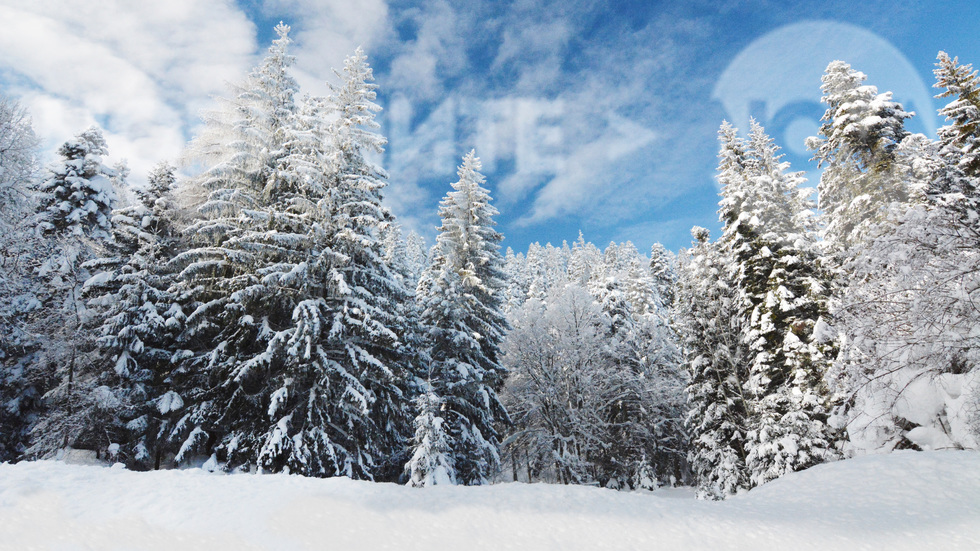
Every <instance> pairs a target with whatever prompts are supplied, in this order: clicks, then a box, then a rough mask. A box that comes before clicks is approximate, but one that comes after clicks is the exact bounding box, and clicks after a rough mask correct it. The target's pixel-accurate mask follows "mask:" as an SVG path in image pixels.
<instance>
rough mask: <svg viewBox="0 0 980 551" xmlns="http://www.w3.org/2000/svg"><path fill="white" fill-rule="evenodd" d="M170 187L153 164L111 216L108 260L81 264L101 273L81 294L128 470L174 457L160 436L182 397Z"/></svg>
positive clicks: (166, 170)
mask: <svg viewBox="0 0 980 551" xmlns="http://www.w3.org/2000/svg"><path fill="white" fill-rule="evenodd" d="M174 183H175V178H174V168H173V167H171V166H170V165H168V164H166V163H164V164H161V165H159V166H158V167H156V168H155V169H154V171H153V172H151V173H150V175H149V179H148V184H147V188H146V189H140V190H137V191H136V196H137V198H138V200H137V202H136V203H134V204H132V205H129V206H126V207H123V208H121V209H117V210H116V211H114V214H113V233H114V235H115V240H114V243H113V246H112V247H111V248H110V249H109V251H108V252H109V256H106V257H103V258H100V259H96V260H93V261H91V262H89V263H88V265H90V266H95V267H98V269H99V270H101V273H100V274H99V275H97V276H96V277H94V278H92V279H90V280H89V281H88V282H86V285H85V295H86V296H87V297H88V298H89V301H88V305H89V307H90V308H91V309H92V310H93V311H94V312H95V315H94V316H93V318H94V320H93V321H96V322H100V326H99V327H98V329H97V334H98V340H97V344H98V347H99V349H100V351H101V353H100V354H98V355H97V358H96V361H98V362H100V363H101V364H102V365H103V366H105V367H103V368H102V375H101V376H100V379H102V381H103V382H104V384H105V386H106V387H107V388H109V390H111V391H112V393H113V395H114V396H115V397H116V399H117V400H118V401H119V415H118V422H119V424H120V426H118V427H115V429H116V430H115V438H116V441H115V442H114V443H117V444H123V446H122V448H121V449H120V451H119V457H117V460H121V461H125V462H127V463H128V464H129V465H130V466H131V467H134V468H144V469H145V468H151V467H155V468H160V466H161V460H162V456H163V454H164V453H168V454H169V455H171V456H172V455H173V454H174V453H176V450H174V449H172V444H171V443H170V442H169V441H168V439H167V438H166V435H167V434H168V432H169V429H170V425H171V424H172V422H173V420H174V419H172V417H174V416H175V415H178V413H177V411H178V410H179V409H180V404H182V403H183V400H182V399H181V398H180V395H179V394H177V393H176V392H175V390H174V381H173V377H172V367H173V364H172V363H171V359H172V358H173V357H174V355H175V354H176V353H177V352H178V348H177V336H178V335H179V333H180V332H181V330H182V329H183V327H184V320H185V318H186V316H185V314H184V311H183V308H182V304H181V303H182V302H183V300H181V299H182V297H179V296H175V295H174V294H173V293H171V292H170V290H169V289H170V287H171V285H172V283H173V280H174V275H175V274H173V273H172V271H170V270H169V265H168V262H169V260H170V259H171V258H173V257H174V255H176V254H177V253H178V252H179V247H180V236H179V233H178V229H177V218H178V214H177V205H176V200H175V198H174V197H173V194H172V192H173V187H174ZM181 414H182V413H181ZM123 422H125V423H126V425H125V427H123V426H121V425H122V423H123Z"/></svg>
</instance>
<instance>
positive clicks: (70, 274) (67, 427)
mask: <svg viewBox="0 0 980 551" xmlns="http://www.w3.org/2000/svg"><path fill="white" fill-rule="evenodd" d="M58 152H59V154H60V156H61V160H60V161H56V162H54V163H53V164H52V165H51V166H50V167H49V168H48V176H47V178H45V179H44V180H43V181H42V182H41V183H40V184H39V185H38V190H37V191H38V193H39V195H40V197H41V199H40V205H39V209H40V212H39V214H38V217H37V222H36V223H37V227H38V230H39V231H40V232H41V234H42V235H44V236H45V237H46V247H45V250H44V252H43V253H42V254H43V255H44V257H45V258H44V260H43V261H42V262H41V263H40V265H39V266H38V268H37V276H38V277H39V278H41V280H42V281H43V282H44V296H43V298H42V299H41V301H40V302H41V303H42V304H43V307H42V308H41V309H38V310H37V311H35V312H34V323H35V327H36V328H37V329H36V331H37V332H38V333H39V334H41V335H43V337H42V338H43V340H44V344H43V347H42V350H41V353H40V355H39V356H38V357H37V358H36V359H35V360H34V363H33V365H32V368H31V370H32V372H33V373H32V375H31V377H32V378H35V380H41V381H44V382H43V384H42V386H44V387H46V388H47V391H46V393H45V395H44V404H45V411H44V413H43V415H42V416H41V418H40V419H39V420H38V423H37V424H36V425H35V426H34V428H33V435H34V438H33V444H32V445H31V447H30V449H29V450H27V453H28V454H30V455H32V456H36V457H45V456H49V455H52V454H53V453H55V452H56V451H58V450H60V449H63V448H66V447H81V448H86V449H92V450H96V451H100V450H106V449H107V448H108V447H109V445H110V444H111V442H109V441H108V440H107V436H106V434H105V431H104V428H105V427H108V426H112V425H116V424H118V420H117V419H116V414H117V411H118V407H119V401H118V399H117V398H116V397H115V396H114V395H113V394H112V392H111V390H110V389H109V388H108V387H106V386H105V385H102V384H100V380H99V375H100V374H101V369H100V366H99V365H98V363H97V362H93V358H92V354H93V351H94V350H95V343H94V339H92V338H91V332H89V331H87V330H86V324H87V323H89V321H90V312H89V311H87V309H86V307H85V304H84V302H83V300H82V288H83V283H84V282H86V281H87V280H88V278H89V276H90V275H91V274H90V272H89V270H88V268H87V267H86V265H85V263H86V261H88V260H90V259H91V258H92V257H93V256H95V255H96V254H97V251H100V250H104V248H105V247H106V246H107V245H108V243H109V241H110V240H111V238H112V237H111V231H112V220H111V213H112V207H113V201H114V200H115V193H114V192H113V189H112V183H111V180H112V178H113V177H114V176H115V173H114V171H112V170H111V169H109V168H108V167H106V166H105V165H104V164H103V163H102V159H103V156H104V155H106V154H107V153H108V151H107V149H106V144H105V140H104V139H103V137H102V132H101V131H100V130H99V129H98V128H95V127H92V128H89V129H88V130H86V131H84V132H82V133H81V134H79V135H78V136H76V137H75V138H74V139H72V140H69V141H67V142H65V144H64V145H62V146H61V148H59V150H58ZM52 319H59V320H62V322H61V323H59V324H51V323H50V320H52Z"/></svg>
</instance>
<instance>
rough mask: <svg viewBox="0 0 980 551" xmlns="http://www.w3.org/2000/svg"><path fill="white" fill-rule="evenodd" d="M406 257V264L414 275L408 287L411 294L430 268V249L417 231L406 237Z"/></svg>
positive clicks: (409, 233)
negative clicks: (427, 268)
mask: <svg viewBox="0 0 980 551" xmlns="http://www.w3.org/2000/svg"><path fill="white" fill-rule="evenodd" d="M405 255H406V256H405V263H406V264H407V265H408V270H409V272H410V273H411V274H412V278H411V280H410V281H409V282H408V284H407V285H406V287H407V288H408V291H409V292H412V293H414V292H415V289H416V287H418V282H419V279H420V278H421V277H422V272H424V271H425V269H426V267H428V266H429V247H428V246H427V245H426V244H425V238H424V237H422V236H421V235H419V234H418V232H416V231H415V230H412V231H410V232H408V235H407V236H406V237H405Z"/></svg>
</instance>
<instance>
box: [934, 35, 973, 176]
mask: <svg viewBox="0 0 980 551" xmlns="http://www.w3.org/2000/svg"><path fill="white" fill-rule="evenodd" d="M937 59H938V61H937V62H936V69H935V70H934V71H933V72H934V73H935V75H936V84H935V87H936V88H945V90H944V91H943V92H941V93H940V94H939V95H937V96H936V97H937V98H954V99H953V100H952V101H950V102H949V103H948V104H946V105H945V106H944V107H943V108H942V109H940V110H939V114H940V115H943V116H945V117H946V119H947V120H948V121H950V124H948V125H946V126H943V127H942V128H940V129H939V141H940V143H941V144H942V153H943V155H944V157H946V158H947V159H949V160H951V161H952V162H955V163H956V166H957V167H958V168H959V169H960V170H961V171H962V172H963V173H964V174H965V175H967V176H974V177H976V176H980V150H978V149H980V139H978V138H980V80H978V78H977V72H976V71H974V70H973V66H972V65H970V64H966V65H960V64H959V60H958V58H952V59H950V57H949V54H947V53H946V52H939V55H938V56H937Z"/></svg>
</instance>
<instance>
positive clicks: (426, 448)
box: [405, 388, 456, 488]
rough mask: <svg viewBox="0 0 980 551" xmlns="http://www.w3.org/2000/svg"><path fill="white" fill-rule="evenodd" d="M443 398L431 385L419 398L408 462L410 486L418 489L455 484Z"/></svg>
mask: <svg viewBox="0 0 980 551" xmlns="http://www.w3.org/2000/svg"><path fill="white" fill-rule="evenodd" d="M441 406H442V401H441V400H440V399H439V398H437V397H436V395H435V393H433V392H432V390H431V388H430V389H427V390H426V391H425V392H423V393H421V394H419V397H418V398H417V399H416V407H417V408H418V412H419V414H418V416H417V417H416V418H415V439H414V441H413V442H414V449H415V451H414V453H413V454H412V459H411V460H410V461H409V462H408V465H406V468H405V470H406V471H408V474H409V477H410V478H409V482H408V483H409V485H411V486H414V487H416V488H422V487H426V486H436V485H454V484H456V471H455V462H454V461H453V458H452V450H451V448H450V443H449V437H448V435H447V434H446V430H445V427H444V424H445V419H444V418H443V417H442V416H441V415H440V413H441V411H440V410H441Z"/></svg>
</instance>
